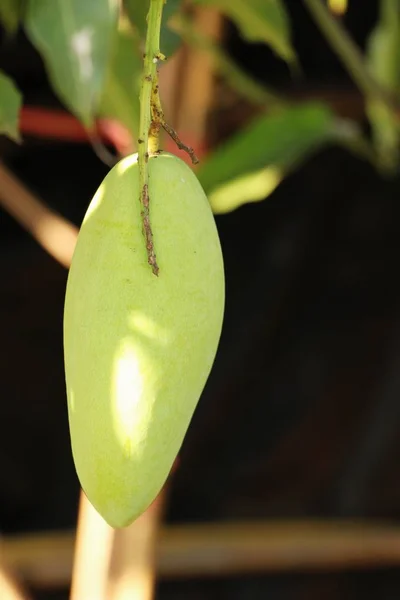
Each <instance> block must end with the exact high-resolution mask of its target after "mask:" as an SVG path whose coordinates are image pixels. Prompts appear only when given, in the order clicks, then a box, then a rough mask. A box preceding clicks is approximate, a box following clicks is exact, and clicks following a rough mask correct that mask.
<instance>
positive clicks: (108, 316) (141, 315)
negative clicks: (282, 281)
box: [64, 152, 225, 527]
mask: <svg viewBox="0 0 400 600" xmlns="http://www.w3.org/2000/svg"><path fill="white" fill-rule="evenodd" d="M149 195H150V219H151V226H152V231H153V240H154V247H155V251H156V255H157V262H158V266H159V269H160V271H159V275H158V277H157V276H155V275H154V274H153V273H152V270H151V267H150V266H149V264H148V262H147V252H146V245H145V240H144V235H143V230H142V218H141V203H140V201H139V198H140V191H139V168H138V162H137V155H132V156H129V157H127V158H124V159H123V160H121V161H120V162H119V163H118V164H117V165H116V166H115V167H113V168H112V169H111V170H110V172H109V173H108V174H107V176H106V177H105V179H104V181H103V182H102V184H101V185H100V187H99V189H98V191H97V192H96V194H95V196H94V197H93V200H92V202H91V203H90V205H89V208H88V210H87V213H86V215H85V218H84V220H83V223H82V226H81V229H80V232H79V236H78V240H77V245H76V248H75V252H74V255H73V259H72V264H71V268H70V271H69V275H68V282H67V288H66V296H65V308H64V363H65V378H66V389H67V398H68V418H69V426H70V436H71V446H72V454H73V458H74V463H75V467H76V471H77V474H78V477H79V480H80V483H81V485H82V488H83V490H84V492H85V493H86V495H87V497H88V499H89V501H90V502H91V503H92V504H93V506H94V507H95V508H96V510H97V511H98V512H99V513H100V514H101V515H102V516H103V518H104V519H105V520H106V521H107V522H108V523H109V524H110V525H111V526H112V527H124V526H127V525H129V524H130V523H131V522H132V521H134V520H135V519H136V518H137V517H138V516H140V515H141V514H142V513H143V512H144V511H145V510H146V508H147V507H148V506H149V505H150V504H151V503H152V502H153V500H154V499H155V498H156V496H157V495H158V493H159V492H160V490H161V488H162V486H163V485H164V483H165V481H166V479H167V477H168V474H169V472H170V470H171V467H172V465H173V462H174V460H175V458H176V456H177V453H178V451H179V449H180V447H181V445H182V442H183V440H184V437H185V434H186V432H187V429H188V427H189V424H190V421H191V419H192V416H193V413H194V410H195V408H196V405H197V403H198V400H199V398H200V395H201V393H202V391H203V388H204V386H205V384H206V381H207V379H208V376H209V373H210V370H211V368H212V365H213V362H214V359H215V355H216V352H217V348H218V344H219V339H220V334H221V328H222V323H223V314H224V302H225V283H224V265H223V257H222V252H221V246H220V241H219V236H218V232H217V229H216V225H215V221H214V217H213V214H212V211H211V208H210V205H209V202H208V200H207V198H206V196H205V193H204V191H203V189H202V187H201V185H200V183H199V181H198V179H197V177H196V176H195V174H194V172H193V171H192V170H191V168H190V167H189V166H188V165H186V164H185V163H184V162H183V161H182V160H181V159H179V158H177V157H176V156H174V155H172V154H169V153H164V152H163V153H160V154H159V155H153V156H151V157H150V158H149Z"/></svg>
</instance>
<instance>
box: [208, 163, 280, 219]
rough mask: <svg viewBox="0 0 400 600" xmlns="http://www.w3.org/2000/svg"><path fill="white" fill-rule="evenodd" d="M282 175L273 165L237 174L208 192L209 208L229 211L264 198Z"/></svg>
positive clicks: (278, 182) (218, 212)
mask: <svg viewBox="0 0 400 600" xmlns="http://www.w3.org/2000/svg"><path fill="white" fill-rule="evenodd" d="M284 175H285V174H284V172H283V170H282V169H280V168H278V167H274V166H271V167H266V168H265V169H259V170H258V171H254V172H253V173H247V174H246V175H239V177H235V178H234V179H232V180H231V181H228V183H224V184H222V185H220V186H217V187H216V188H215V189H214V190H213V191H212V192H211V193H210V194H209V196H208V200H209V202H210V204H211V208H212V210H213V212H214V213H215V214H221V213H226V212H231V211H232V210H235V208H238V207H239V206H241V205H242V204H244V203H249V202H259V201H260V200H264V199H265V198H266V197H267V196H269V195H270V194H271V193H272V192H273V191H274V190H275V188H277V186H278V185H279V184H280V182H281V181H282V179H283V178H284Z"/></svg>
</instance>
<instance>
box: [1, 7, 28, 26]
mask: <svg viewBox="0 0 400 600" xmlns="http://www.w3.org/2000/svg"><path fill="white" fill-rule="evenodd" d="M25 3H26V0H0V21H1V22H2V24H3V25H4V27H5V29H6V30H7V31H8V32H9V33H11V34H13V33H15V32H16V31H17V29H18V27H19V24H20V22H21V18H22V15H23V11H24V8H25Z"/></svg>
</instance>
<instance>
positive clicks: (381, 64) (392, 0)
mask: <svg viewBox="0 0 400 600" xmlns="http://www.w3.org/2000/svg"><path fill="white" fill-rule="evenodd" d="M367 59H368V65H369V68H370V70H371V73H373V75H374V77H375V78H376V79H377V81H379V83H380V84H381V85H383V86H384V87H385V88H386V89H388V90H391V91H392V92H397V91H399V89H400V0H381V3H380V16H379V20H378V23H377V25H376V27H375V29H374V30H373V32H372V34H371V35H370V38H369V41H368V46H367ZM367 114H368V117H369V120H370V123H371V128H372V136H373V139H374V143H375V145H376V149H377V152H378V157H379V161H380V163H381V165H380V166H381V167H382V168H383V169H385V170H389V171H392V170H394V169H396V167H397V165H398V162H399V158H400V156H399V142H400V125H399V120H398V117H397V115H396V114H394V111H393V109H392V108H391V107H388V106H387V105H386V104H385V103H384V102H381V101H380V100H377V99H369V100H368V102H367Z"/></svg>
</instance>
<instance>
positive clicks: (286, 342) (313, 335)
mask: <svg viewBox="0 0 400 600" xmlns="http://www.w3.org/2000/svg"><path fill="white" fill-rule="evenodd" d="M286 4H287V7H288V9H289V11H290V15H291V18H292V23H293V37H294V42H295V47H296V50H297V51H298V54H299V58H300V62H301V65H302V68H303V72H304V80H301V79H300V80H298V81H293V80H292V79H291V78H290V75H289V73H288V70H287V68H286V66H285V65H284V64H283V63H282V62H281V61H280V60H278V59H277V58H276V57H275V56H274V55H273V54H272V52H271V51H270V50H269V49H268V48H266V47H264V46H258V45H254V46H249V45H247V44H244V42H243V41H242V40H241V39H240V37H239V36H238V34H237V32H236V30H235V29H234V27H233V26H231V25H230V26H229V27H228V37H227V47H228V49H229V50H230V51H231V52H232V54H233V56H234V57H235V58H236V60H238V62H239V63H240V64H242V66H243V67H244V68H246V69H247V70H249V71H250V72H252V73H253V75H255V76H256V77H257V78H258V79H259V80H261V81H264V82H266V83H268V84H269V85H271V84H273V85H275V86H277V88H279V89H281V90H283V91H286V92H288V91H289V92H293V93H297V92H299V91H301V92H302V93H304V92H305V93H306V94H308V95H310V96H312V94H313V92H314V91H318V93H319V94H320V93H321V90H322V92H323V93H324V91H325V92H326V93H328V94H332V93H334V94H342V93H345V94H347V96H346V97H349V98H351V99H353V100H354V102H355V105H356V106H358V104H357V102H358V94H357V92H356V90H354V88H353V85H352V83H351V81H350V80H349V78H348V77H347V75H346V74H345V73H344V71H343V69H342V67H341V65H340V63H339V62H338V60H337V59H336V58H335V56H334V55H333V53H332V52H331V51H330V49H329V47H328V46H327V44H326V43H325V41H324V39H323V38H322V36H321V35H320V34H319V32H318V31H317V29H316V27H315V26H314V24H313V23H312V22H311V21H310V19H309V17H308V15H307V13H306V12H305V10H304V8H303V6H302V3H301V2H299V1H298V0H287V2H286ZM349 4H350V8H349V11H348V14H347V15H346V17H345V19H344V21H345V24H346V26H347V27H348V29H349V30H350V32H351V34H352V35H353V37H354V38H355V40H356V41H357V42H358V43H359V44H360V46H361V47H364V44H365V41H366V39H367V36H368V34H369V32H370V30H371V27H372V26H373V24H374V22H375V19H376V16H377V2H375V1H370V0H368V1H367V0H364V1H363V2H356V1H350V3H349ZM0 68H3V69H5V70H6V71H7V72H8V73H10V74H11V75H12V76H14V77H15V79H16V80H17V83H18V84H19V86H20V87H21V89H22V90H23V92H24V95H25V99H26V103H27V104H38V105H42V106H59V105H58V103H57V101H56V99H55V98H54V95H53V94H52V93H51V91H50V89H49V86H48V83H47V81H46V76H45V73H44V70H43V66H42V64H41V61H40V59H39V58H38V56H37V54H36V53H35V52H34V50H33V49H32V47H31V46H30V45H29V43H28V42H27V41H26V39H25V38H24V37H23V35H22V34H20V35H19V36H18V38H17V40H16V41H15V42H13V43H10V42H7V43H6V42H5V41H3V44H2V47H1V52H0ZM359 118H360V121H361V122H362V120H363V114H362V105H361V103H360V109H359ZM237 119H238V117H237V113H235V111H234V109H233V112H232V113H229V111H227V112H226V114H225V118H222V120H221V118H219V119H218V120H217V121H218V123H219V124H218V126H217V125H216V121H215V122H213V130H212V131H211V132H210V135H211V136H212V137H213V139H215V140H218V139H219V138H222V137H224V136H225V135H226V132H227V129H229V128H231V127H232V122H235V120H237ZM238 125H239V123H238ZM0 149H1V153H2V157H3V159H4V160H5V162H6V164H8V165H9V166H10V167H11V168H12V169H13V171H14V172H15V173H16V174H17V176H18V177H20V178H21V180H22V181H24V182H25V183H26V184H27V185H28V186H29V187H30V188H31V189H32V190H33V191H34V192H36V193H38V194H39V195H40V196H41V197H42V198H43V199H44V200H45V201H46V202H47V203H48V204H49V205H50V206H53V207H54V208H56V209H57V210H58V211H60V212H61V213H62V214H63V215H64V216H65V217H67V218H69V219H71V220H72V221H74V222H75V223H76V224H77V225H79V223H80V221H81V219H82V217H83V214H84V212H85V210H86V207H87V204H88V202H89V201H90V198H91V197H92V195H93V193H94V191H95V190H96V188H97V187H98V185H99V182H100V181H101V179H102V178H103V176H104V175H105V173H106V172H107V170H108V168H107V167H106V166H105V165H103V164H102V163H101V162H100V161H99V159H98V158H97V157H96V156H95V155H94V153H93V151H92V149H91V148H90V147H89V146H87V147H83V146H82V145H74V144H62V143H55V142H44V141H39V140H33V139H29V138H26V139H25V140H24V144H23V146H21V147H16V146H14V145H13V144H11V143H9V142H8V141H6V140H2V142H1V146H0ZM399 194H400V181H399V179H396V180H391V181H384V180H383V179H382V178H381V177H379V176H378V175H377V174H376V173H375V171H374V170H373V169H372V167H370V166H369V165H368V164H367V163H364V162H361V161H360V160H358V159H356V158H354V157H353V156H351V155H350V154H348V153H347V152H345V151H343V150H340V149H338V148H329V149H326V150H324V151H323V152H320V153H318V154H317V155H315V156H314V157H312V158H311V159H309V160H308V161H307V163H306V164H305V165H304V166H303V167H302V168H301V169H300V170H298V171H297V172H296V173H294V174H293V175H292V176H290V177H289V178H288V179H287V180H285V181H284V182H283V184H282V185H281V186H280V187H279V188H278V189H277V190H276V191H275V192H274V193H273V194H272V195H271V196H270V197H269V198H268V199H267V200H266V201H265V202H262V203H259V204H255V205H248V206H244V207H242V208H240V209H239V210H237V211H235V212H233V213H231V214H228V215H224V216H220V217H217V225H218V228H219V232H220V236H221V242H222V247H223V251H224V256H225V265H226V285H227V304H226V317H225V324H224V330H223V335H222V339H221V344H220V349H219V353H218V356H217V359H216V361H215V365H214V368H213V371H212V374H211V376H210V379H209V381H208V384H207V386H206V389H205V391H204V394H203V396H202V399H201V401H200V403H199V406H198V409H197V411H196V413H195V416H194V418H193V421H192V424H191V427H190V429H189V432H188V435H187V437H186V440H185V443H184V446H183V448H182V452H181V454H180V458H181V461H180V466H179V469H178V470H177V472H176V473H175V475H174V476H173V479H172V485H171V491H170V499H169V505H168V512H167V515H166V518H167V520H168V521H169V522H182V521H190V522H193V521H201V520H207V521H209V520H224V519H234V518H249V519H251V518H263V517H265V518H274V517H276V518H281V517H304V516H307V517H316V516H322V517H366V518H370V517H371V518H372V517H374V518H381V519H397V518H398V517H399V516H400V477H399V466H398V465H399V458H400V436H399V435H398V434H399V430H400V401H399V396H400V335H399V334H400V322H399V317H400V285H399V277H398V265H399V262H400V236H399V231H400V203H399ZM66 276H67V273H66V271H65V270H64V269H63V268H62V267H61V266H59V265H58V264H57V263H56V262H55V261H54V260H53V259H52V258H51V257H49V256H48V255H47V254H46V253H45V252H44V251H43V250H42V249H41V248H40V247H39V246H38V245H37V244H36V243H35V242H34V241H33V240H32V239H31V238H30V237H29V236H28V234H26V233H25V232H24V231H23V230H22V229H21V228H20V227H19V226H18V225H17V224H16V223H15V222H14V221H13V220H12V219H11V218H10V217H9V216H8V215H7V214H5V213H4V212H3V211H1V210H0V277H1V282H2V283H1V294H0V336H1V337H0V339H1V348H2V360H1V361H0V382H1V384H0V390H1V391H0V394H1V402H0V473H1V475H2V483H1V486H0V529H1V530H2V531H3V532H4V533H15V532H24V531H37V530H44V529H46V530H48V529H52V528H56V529H59V528H72V527H74V526H75V523H76V516H77V506H78V496H79V486H78V481H77V478H76V475H75V471H74V466H73V463H72V457H71V451H70V445H69V432H68V421H67V410H66V398H65V389H64V371H63V353H62V316H63V315H62V313H63V301H64V292H65V283H66ZM399 596H400V571H397V570H390V571H389V570H379V571H378V570H376V571H374V570H372V571H369V572H362V573H361V572H360V573H357V572H349V573H341V574H328V573H326V574H321V573H319V574H313V573H309V574H307V575H299V574H287V575H279V576H272V575H268V576H267V575H266V576H263V577H262V576H259V577H251V578H250V577H249V578H240V579H239V578H237V579H234V580H233V579H232V580H228V579H225V580H218V581H212V580H211V581H210V580H207V581H188V582H179V583H178V582H169V583H160V584H159V586H158V590H157V598H160V599H161V600H163V599H165V600H167V599H177V600H178V599H181V598H182V599H183V598H190V599H193V600H197V599H200V598H205V597H206V598H208V599H210V600H211V599H213V598H215V599H218V600H221V599H225V598H226V599H228V598H229V600H239V599H242V598H243V599H248V598H251V599H255V600H258V599H261V598H262V599H264V598H269V599H271V600H294V599H296V600H302V599H303V598H304V599H307V600H314V599H326V600H334V599H335V600H336V599H339V598H340V599H341V600H344V599H346V598H351V599H358V598H359V599H361V598H362V599H366V598H374V599H375V598H379V599H386V598H387V599H389V598H395V597H399ZM37 598H43V599H47V600H50V599H53V600H56V599H61V598H66V595H65V593H64V594H62V593H61V592H58V593H47V594H44V593H43V594H42V595H37Z"/></svg>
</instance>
